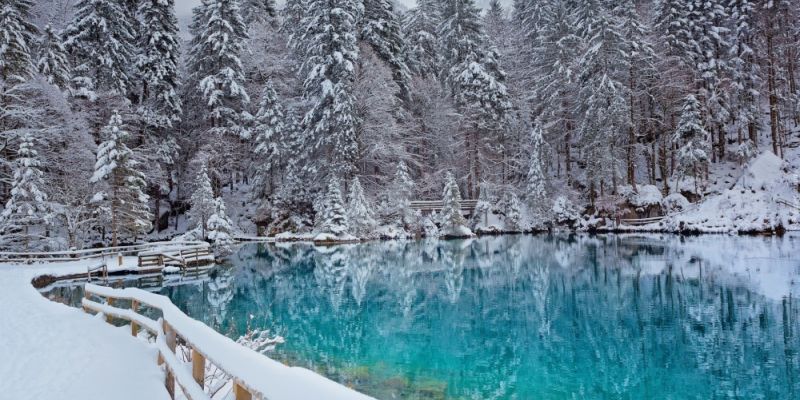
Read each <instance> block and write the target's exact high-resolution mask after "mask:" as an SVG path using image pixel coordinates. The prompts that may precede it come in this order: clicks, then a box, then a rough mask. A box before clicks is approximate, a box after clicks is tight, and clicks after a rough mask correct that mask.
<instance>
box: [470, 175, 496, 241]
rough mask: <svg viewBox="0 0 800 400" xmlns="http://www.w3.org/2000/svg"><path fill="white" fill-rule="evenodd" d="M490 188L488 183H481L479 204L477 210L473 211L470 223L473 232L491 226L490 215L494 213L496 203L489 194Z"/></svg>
mask: <svg viewBox="0 0 800 400" xmlns="http://www.w3.org/2000/svg"><path fill="white" fill-rule="evenodd" d="M488 186H489V185H488V184H487V183H486V182H483V183H481V189H480V192H479V194H478V202H477V203H476V204H475V209H474V210H472V221H470V227H471V228H472V230H473V231H477V230H478V228H480V227H488V225H489V213H491V212H492V208H493V205H494V203H495V201H494V199H493V198H492V195H491V193H490V192H489V187H488Z"/></svg>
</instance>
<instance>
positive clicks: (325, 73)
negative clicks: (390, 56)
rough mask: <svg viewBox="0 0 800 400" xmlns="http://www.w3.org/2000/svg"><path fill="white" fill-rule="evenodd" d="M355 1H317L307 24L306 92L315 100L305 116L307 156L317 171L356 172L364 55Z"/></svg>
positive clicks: (311, 171)
mask: <svg viewBox="0 0 800 400" xmlns="http://www.w3.org/2000/svg"><path fill="white" fill-rule="evenodd" d="M359 12H360V7H359V4H358V2H356V1H354V0H331V1H327V0H311V1H309V3H308V10H307V11H306V17H305V18H303V21H302V25H303V27H304V28H303V29H305V31H304V32H305V33H304V34H303V37H302V38H301V39H300V40H301V41H302V42H303V44H302V45H301V46H300V48H302V49H303V50H304V52H305V54H304V56H305V60H306V61H305V68H303V70H304V71H307V74H306V78H305V81H304V83H303V88H304V94H305V97H306V98H308V99H312V100H313V105H312V106H311V109H310V110H308V112H307V113H306V115H305V118H304V119H303V126H304V127H305V132H304V136H305V141H306V143H305V144H304V146H303V147H304V154H303V159H304V160H306V161H307V163H308V166H307V167H306V168H307V170H308V173H309V174H310V175H311V176H315V175H319V174H322V175H323V176H324V174H325V172H328V173H330V174H333V175H347V174H350V173H352V172H354V171H355V169H356V168H355V161H356V158H357V155H358V143H357V141H356V126H357V125H358V120H357V117H356V112H355V109H354V98H353V94H352V84H353V78H354V68H355V65H356V63H357V60H358V46H357V44H356V18H357V16H358V15H359Z"/></svg>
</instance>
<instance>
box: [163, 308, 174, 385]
mask: <svg viewBox="0 0 800 400" xmlns="http://www.w3.org/2000/svg"><path fill="white" fill-rule="evenodd" d="M161 324H162V329H163V330H164V336H165V339H166V341H167V347H169V350H170V351H172V353H173V354H174V353H175V342H176V338H175V331H174V330H173V329H172V327H171V326H169V324H168V323H167V321H165V320H163V319H162V320H161ZM164 386H166V387H167V393H169V398H171V399H174V398H175V377H174V376H172V372H170V370H169V368H167V376H166V378H165V380H164Z"/></svg>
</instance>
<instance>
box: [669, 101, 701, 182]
mask: <svg viewBox="0 0 800 400" xmlns="http://www.w3.org/2000/svg"><path fill="white" fill-rule="evenodd" d="M708 139H709V138H708V131H706V128H705V127H704V126H703V121H702V119H701V114H700V102H698V101H697V98H695V97H694V96H693V95H689V96H686V99H685V100H684V104H683V110H682V111H681V118H680V121H679V122H678V127H677V129H676V130H675V134H674V135H673V142H674V143H675V144H676V145H678V146H679V147H680V149H679V150H678V159H677V172H678V179H681V178H683V177H684V176H687V175H688V176H691V177H693V178H694V185H695V192H696V193H699V187H698V181H699V180H700V178H701V176H703V173H704V172H705V170H706V168H708V161H709V154H708V151H709V146H708Z"/></svg>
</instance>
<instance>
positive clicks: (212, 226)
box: [208, 197, 234, 254]
mask: <svg viewBox="0 0 800 400" xmlns="http://www.w3.org/2000/svg"><path fill="white" fill-rule="evenodd" d="M213 210H214V211H213V213H212V214H211V216H209V217H208V240H210V241H211V243H212V244H213V246H214V248H215V249H216V251H217V252H218V253H223V254H224V253H229V252H230V251H231V248H230V246H231V245H232V244H233V243H234V240H233V222H231V220H230V218H228V215H227V214H226V213H225V202H224V201H223V200H222V197H217V198H216V199H214V201H213Z"/></svg>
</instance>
